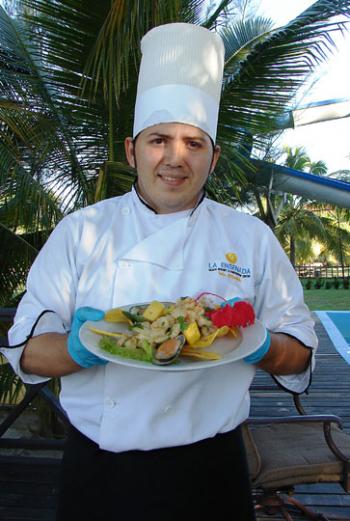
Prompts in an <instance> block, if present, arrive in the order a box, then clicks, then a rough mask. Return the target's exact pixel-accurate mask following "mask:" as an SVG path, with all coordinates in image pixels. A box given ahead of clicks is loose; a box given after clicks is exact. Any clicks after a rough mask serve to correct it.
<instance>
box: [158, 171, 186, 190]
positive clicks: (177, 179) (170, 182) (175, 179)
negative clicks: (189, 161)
mask: <svg viewBox="0 0 350 521" xmlns="http://www.w3.org/2000/svg"><path fill="white" fill-rule="evenodd" d="M158 177H159V178H160V179H161V180H162V182H163V183H164V184H166V185H167V186H173V187H178V186H181V185H182V184H184V182H185V181H186V179H187V176H173V175H167V174H158Z"/></svg>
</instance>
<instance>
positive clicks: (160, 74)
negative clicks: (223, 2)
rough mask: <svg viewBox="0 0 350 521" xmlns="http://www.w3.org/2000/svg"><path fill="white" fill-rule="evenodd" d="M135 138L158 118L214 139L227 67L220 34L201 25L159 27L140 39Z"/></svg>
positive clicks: (185, 24) (160, 121)
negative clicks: (197, 130) (224, 71)
mask: <svg viewBox="0 0 350 521" xmlns="http://www.w3.org/2000/svg"><path fill="white" fill-rule="evenodd" d="M141 51H142V59H141V66H140V72H139V79H138V86H137V97H136V105H135V117H134V130H133V137H136V136H137V134H139V132H141V131H142V130H144V129H145V128H148V127H150V126H152V125H157V124H158V123H187V124H189V125H194V126H195V127H199V128H200V129H201V130H203V131H204V132H206V133H207V134H208V135H209V136H210V137H211V138H212V140H213V141H214V143H215V138H216V128H217V120H218V112H219V104H220V93H221V86H222V76H223V68H224V45H223V42H222V39H221V37H220V36H219V35H218V34H216V33H214V32H211V31H209V30H208V29H205V28H204V27H200V26H198V25H193V24H187V23H173V24H166V25H161V26H159V27H155V28H154V29H152V30H151V31H149V32H148V33H147V34H146V35H145V36H144V37H143V38H142V41H141Z"/></svg>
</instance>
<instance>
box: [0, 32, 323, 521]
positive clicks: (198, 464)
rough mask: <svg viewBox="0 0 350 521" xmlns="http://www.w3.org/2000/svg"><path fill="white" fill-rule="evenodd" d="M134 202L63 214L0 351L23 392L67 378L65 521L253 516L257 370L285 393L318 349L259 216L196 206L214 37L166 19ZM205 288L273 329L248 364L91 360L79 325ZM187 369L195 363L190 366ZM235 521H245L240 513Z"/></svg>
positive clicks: (144, 107) (143, 81) (212, 122)
mask: <svg viewBox="0 0 350 521" xmlns="http://www.w3.org/2000/svg"><path fill="white" fill-rule="evenodd" d="M141 47H142V61H141V67H140V73H139V80H138V90H137V99H136V106H135V117H134V130H133V136H132V137H128V138H126V140H125V150H126V156H127V160H128V162H129V164H130V165H131V166H132V167H134V168H135V169H136V171H137V181H136V184H135V186H134V187H133V189H132V191H131V192H130V193H127V194H125V195H123V196H120V197H115V198H111V199H108V200H105V201H101V202H99V203H97V204H94V205H92V206H89V207H87V208H84V209H82V210H79V211H77V212H75V213H72V214H70V215H68V216H67V217H65V218H64V219H62V221H61V222H60V223H59V225H58V226H57V227H56V229H55V230H54V231H53V233H52V234H51V236H50V238H49V239H48V241H47V243H46V244H45V246H44V247H43V248H42V250H41V252H40V253H39V255H38V257H37V259H36V261H35V262H34V264H33V266H32V268H31V270H30V274H29V277H28V282H27V292H26V294H25V295H24V297H23V299H22V301H21V303H20V305H19V307H18V311H17V314H16V317H15V322H14V325H13V327H12V329H11V330H10V332H9V341H10V345H11V346H12V347H11V348H8V349H2V352H3V353H4V354H5V355H6V357H7V358H8V360H9V362H10V363H11V365H12V366H13V368H14V370H15V371H16V373H17V374H18V375H19V376H20V377H21V378H22V380H23V381H24V382H27V383H38V382H41V381H45V380H46V379H49V378H50V377H60V378H61V383H62V390H61V395H60V400H61V404H62V406H63V408H64V409H65V411H66V412H67V415H68V417H69V420H70V422H71V425H72V428H71V431H70V433H69V436H68V442H67V448H66V451H65V456H64V461H63V475H62V487H61V494H60V498H59V506H58V514H57V516H58V517H57V520H58V521H70V520H72V521H73V520H74V521H77V520H82V521H89V520H91V521H92V520H99V521H100V520H102V519H109V520H124V519H128V520H135V521H136V520H140V519H142V520H143V521H144V520H146V521H147V520H151V519H152V521H154V520H158V519H159V520H160V519H162V520H163V519H166V520H173V519H174V520H175V519H176V520H177V521H179V520H184V519H192V520H196V519H203V517H204V518H207V517H208V516H209V517H210V516H212V519H216V520H221V519H224V516H225V518H226V516H227V511H231V510H232V506H233V505H234V508H235V514H234V518H235V520H242V521H250V520H254V519H255V517H254V509H253V505H252V499H251V493H250V487H249V477H248V471H247V466H246V460H245V454H244V448H243V446H242V440H241V433H240V427H239V426H240V424H241V423H242V422H243V421H244V420H245V419H246V418H247V417H248V415H249V404H250V402H249V386H250V384H251V382H252V380H253V378H254V375H255V371H256V367H257V366H258V367H260V368H262V369H264V370H265V371H268V372H270V373H272V374H273V375H274V376H275V378H276V379H277V380H278V382H279V383H280V384H281V385H282V386H283V387H284V388H286V389H288V390H289V391H292V392H297V393H298V392H302V391H304V390H305V389H306V388H307V387H308V385H309V383H310V375H311V372H312V369H313V363H314V362H313V360H314V356H313V355H314V352H315V348H316V346H317V340H316V336H315V333H314V330H313V321H312V319H311V316H310V312H309V310H308V309H307V307H306V306H305V304H304V301H303V292H302V288H301V285H300V283H299V281H298V278H297V276H296V274H295V271H294V270H293V268H292V266H291V265H290V263H289V261H288V259H287V257H286V255H285V254H284V252H283V250H282V248H281V247H280V245H279V243H278V241H277V240H276V238H275V237H274V235H273V233H272V232H271V230H270V229H269V228H268V227H267V226H266V225H265V224H264V223H262V222H261V221H260V220H259V219H256V218H254V217H251V216H249V215H246V214H243V213H240V212H237V211H235V210H234V209H232V208H229V207H227V206H224V205H221V204H218V203H216V202H214V201H211V200H209V199H207V198H206V197H205V190H204V185H205V182H206V180H207V178H208V176H209V175H210V174H211V173H212V172H213V170H214V168H215V165H216V163H217V161H218V159H219V155H220V148H219V146H218V145H216V144H215V143H216V127H217V118H218V109H219V103H220V92H221V85H222V76H223V66H224V47H223V43H222V40H221V38H220V37H219V36H218V35H217V34H216V33H214V32H210V31H208V30H207V29H204V28H202V27H199V26H194V25H191V24H182V23H179V24H168V25H164V26H160V27H157V28H154V29H152V30H151V31H150V32H148V33H147V34H146V35H145V36H144V38H143V39H142V42H141ZM201 291H207V292H211V293H215V294H217V295H220V296H221V297H222V298H223V299H226V300H230V299H232V298H241V299H244V300H248V301H249V302H250V303H251V304H252V305H253V306H254V309H255V312H256V315H257V318H258V319H259V320H260V321H261V322H262V323H263V324H264V327H265V328H266V331H265V333H266V334H265V335H264V338H263V340H261V342H257V344H256V346H255V347H256V350H255V351H254V352H253V353H252V354H251V355H249V356H247V357H246V358H245V359H244V360H240V361H237V362H233V363H228V364H223V365H218V366H213V367H210V368H206V369H194V370H190V371H173V372H171V371H162V369H161V368H160V369H158V370H147V369H140V368H136V367H129V366H124V365H120V364H117V363H107V362H106V361H105V360H102V359H101V358H99V357H97V356H95V355H93V354H91V353H90V352H89V351H87V350H86V349H85V347H84V346H83V345H82V344H81V342H80V340H79V329H80V327H81V326H82V324H84V322H85V321H86V320H99V319H101V318H103V316H104V312H105V311H106V310H108V309H111V308H115V307H118V306H125V305H130V304H133V303H137V302H147V301H151V300H154V299H157V300H160V301H174V300H175V299H177V298H179V297H181V296H186V295H196V294H198V293H199V292H201ZM193 365H194V366H195V364H193ZM237 512H241V514H240V516H241V517H238V515H239V514H237Z"/></svg>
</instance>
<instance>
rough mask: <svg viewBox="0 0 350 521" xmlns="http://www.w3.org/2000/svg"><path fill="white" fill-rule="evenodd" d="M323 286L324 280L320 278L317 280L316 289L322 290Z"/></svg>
mask: <svg viewBox="0 0 350 521" xmlns="http://www.w3.org/2000/svg"><path fill="white" fill-rule="evenodd" d="M322 286H323V280H322V279H320V278H319V277H318V278H317V279H315V284H314V288H315V289H320V288H322Z"/></svg>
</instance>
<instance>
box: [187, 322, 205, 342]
mask: <svg viewBox="0 0 350 521" xmlns="http://www.w3.org/2000/svg"><path fill="white" fill-rule="evenodd" d="M184 335H185V338H186V340H187V342H188V343H189V344H190V345H192V344H195V343H196V342H198V340H199V339H200V337H201V332H200V331H199V327H198V325H197V322H191V324H189V325H188V326H187V327H186V329H185V331H184Z"/></svg>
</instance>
